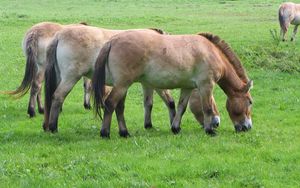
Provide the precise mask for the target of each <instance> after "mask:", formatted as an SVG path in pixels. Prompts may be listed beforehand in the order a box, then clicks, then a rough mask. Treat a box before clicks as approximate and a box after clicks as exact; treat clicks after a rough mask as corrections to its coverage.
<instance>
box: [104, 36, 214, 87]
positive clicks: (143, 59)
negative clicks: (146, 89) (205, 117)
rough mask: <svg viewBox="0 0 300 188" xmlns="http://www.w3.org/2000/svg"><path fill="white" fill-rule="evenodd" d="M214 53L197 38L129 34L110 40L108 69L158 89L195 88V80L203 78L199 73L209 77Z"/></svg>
mask: <svg viewBox="0 0 300 188" xmlns="http://www.w3.org/2000/svg"><path fill="white" fill-rule="evenodd" d="M212 50H214V46H213V45H212V44H211V42H209V41H208V40H207V39H206V38H204V37H201V36H198V35H161V34H159V33H157V32H153V31H129V32H124V33H121V34H119V35H117V36H116V37H115V38H114V39H113V40H112V41H111V53H110V56H109V57H110V59H109V67H112V66H113V67H114V68H116V69H118V70H123V72H122V74H124V75H126V74H127V77H131V76H136V77H138V81H140V82H143V83H144V84H146V85H147V84H149V85H151V86H152V87H155V88H162V89H164V88H178V87H185V88H194V87H195V83H194V81H195V80H197V79H202V78H199V77H198V73H199V72H203V74H202V76H203V78H204V77H207V75H206V73H207V72H209V71H208V70H209V69H210V63H208V62H209V61H210V60H211V59H212V57H211V54H212V53H214V52H211V51H212ZM120 62H121V63H120ZM203 62H205V63H203ZM125 70H128V71H125ZM133 72H134V74H135V75H132V73H133ZM158 72H159V73H160V74H158ZM205 72H206V73H205ZM114 76H116V77H119V76H118V75H117V74H116V75H113V77H114ZM124 77H126V76H124ZM174 78H176V79H174ZM114 79H115V78H114ZM134 79H135V78H134ZM194 79H195V80H194Z"/></svg>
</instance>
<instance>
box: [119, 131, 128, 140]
mask: <svg viewBox="0 0 300 188" xmlns="http://www.w3.org/2000/svg"><path fill="white" fill-rule="evenodd" d="M119 135H120V136H121V137H124V138H127V137H130V134H129V133H128V131H127V130H121V131H119Z"/></svg>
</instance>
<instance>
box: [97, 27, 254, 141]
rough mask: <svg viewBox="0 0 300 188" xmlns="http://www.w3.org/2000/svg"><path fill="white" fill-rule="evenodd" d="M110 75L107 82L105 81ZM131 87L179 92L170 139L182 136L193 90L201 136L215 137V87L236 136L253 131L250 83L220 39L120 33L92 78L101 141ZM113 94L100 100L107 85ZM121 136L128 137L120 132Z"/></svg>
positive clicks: (108, 45)
mask: <svg viewBox="0 0 300 188" xmlns="http://www.w3.org/2000/svg"><path fill="white" fill-rule="evenodd" d="M106 75H108V76H106ZM134 82H140V83H142V84H143V85H146V86H150V87H153V88H160V89H174V88H180V89H181V93H180V99H179V103H178V106H177V113H176V115H175V117H174V120H173V122H172V126H171V130H172V131H173V133H174V134H177V133H179V132H180V123H181V118H182V115H183V114H184V112H185V110H186V106H187V103H188V100H189V97H190V95H191V92H192V90H193V89H195V88H196V89H197V90H198V91H199V95H200V100H201V106H202V109H203V115H204V117H203V119H204V120H203V123H204V129H205V132H206V133H208V134H212V135H213V134H215V130H214V129H215V126H216V125H215V124H216V121H215V119H216V116H215V115H214V113H213V100H212V91H213V87H214V84H215V83H217V84H218V85H219V86H220V87H221V88H222V89H223V91H224V92H225V94H226V95H227V105H226V107H227V111H228V112H229V116H230V118H231V120H232V122H233V124H234V127H235V130H236V131H246V130H249V129H250V128H251V127H252V121H251V115H250V114H251V113H250V112H251V104H252V99H251V95H250V92H249V90H250V88H251V86H252V83H253V82H252V81H250V80H249V79H248V77H247V75H246V73H245V71H244V68H243V67H242V65H241V63H240V60H239V59H238V57H237V56H236V55H235V54H234V52H233V51H232V50H231V48H230V47H229V46H228V45H227V44H226V43H225V41H223V40H221V39H220V38H219V37H218V36H214V35H212V34H207V33H200V34H198V35H160V34H158V33H155V32H151V31H128V32H124V33H120V34H118V35H116V36H115V37H113V38H112V39H111V40H110V41H109V42H107V43H106V44H105V45H104V46H103V48H102V49H101V51H100V53H99V56H98V58H97V61H96V64H95V71H94V75H93V78H92V85H93V96H94V107H95V108H94V109H95V111H96V113H97V114H99V115H100V111H101V109H100V107H104V117H103V122H102V128H101V131H100V135H101V136H102V137H109V135H110V124H111V116H112V113H113V111H114V110H115V108H116V107H117V105H119V102H120V101H121V102H124V100H125V96H126V92H127V90H128V88H129V87H130V85H131V84H132V83H134ZM107 83H112V84H113V89H112V91H111V92H110V94H109V95H108V97H107V99H106V100H105V101H104V100H103V97H102V96H103V94H104V88H105V84H107ZM119 131H120V132H122V135H126V134H128V130H127V128H126V127H125V126H124V127H121V128H120V130H119Z"/></svg>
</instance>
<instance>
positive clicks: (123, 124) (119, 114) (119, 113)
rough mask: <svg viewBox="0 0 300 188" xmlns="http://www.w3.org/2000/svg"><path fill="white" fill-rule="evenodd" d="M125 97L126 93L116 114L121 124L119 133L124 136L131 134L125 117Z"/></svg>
mask: <svg viewBox="0 0 300 188" xmlns="http://www.w3.org/2000/svg"><path fill="white" fill-rule="evenodd" d="M125 99H126V94H125V96H124V97H123V98H122V99H121V100H120V101H119V103H118V105H117V107H116V116H117V120H118V125H119V135H120V136H122V137H127V136H129V133H128V130H127V127H126V122H125V117H124V109H125Z"/></svg>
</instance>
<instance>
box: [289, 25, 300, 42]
mask: <svg viewBox="0 0 300 188" xmlns="http://www.w3.org/2000/svg"><path fill="white" fill-rule="evenodd" d="M298 26H299V25H295V28H294V31H293V34H292V38H291V41H294V40H295V38H296V34H297V31H298Z"/></svg>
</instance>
